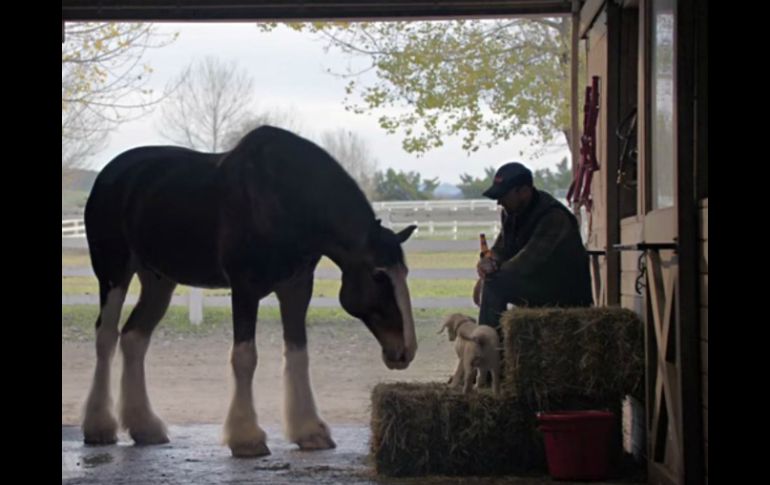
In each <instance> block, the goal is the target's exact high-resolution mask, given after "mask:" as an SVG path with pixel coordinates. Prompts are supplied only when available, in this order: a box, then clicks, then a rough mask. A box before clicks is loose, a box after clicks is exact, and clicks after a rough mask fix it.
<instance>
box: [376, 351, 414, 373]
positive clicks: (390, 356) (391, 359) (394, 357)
mask: <svg viewBox="0 0 770 485" xmlns="http://www.w3.org/2000/svg"><path fill="white" fill-rule="evenodd" d="M410 354H411V355H410ZM413 358H414V354H413V353H411V352H407V351H406V350H404V349H399V350H383V351H382V361H383V362H385V366H386V367H387V368H388V369H391V370H392V369H396V370H403V369H406V368H407V367H409V364H410V363H411V362H412V359H413Z"/></svg>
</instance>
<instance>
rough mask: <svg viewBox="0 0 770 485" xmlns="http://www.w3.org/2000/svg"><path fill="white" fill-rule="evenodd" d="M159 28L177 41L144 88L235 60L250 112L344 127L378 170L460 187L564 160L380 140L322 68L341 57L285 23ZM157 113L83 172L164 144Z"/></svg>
mask: <svg viewBox="0 0 770 485" xmlns="http://www.w3.org/2000/svg"><path fill="white" fill-rule="evenodd" d="M159 28H160V29H161V30H162V31H163V32H178V33H179V38H178V39H177V40H176V41H175V42H173V43H172V44H171V45H168V46H165V47H162V48H159V49H149V50H147V52H146V57H145V62H146V63H147V64H149V65H150V66H151V67H152V68H153V74H152V78H151V82H150V86H149V87H150V88H152V89H153V90H154V92H155V93H157V94H160V93H162V91H163V88H164V87H165V85H166V83H167V82H168V81H169V80H170V79H172V78H173V77H174V76H176V75H177V74H178V73H179V72H180V71H181V70H182V69H183V68H184V67H185V66H187V65H188V64H189V63H190V62H193V61H198V60H200V59H203V58H204V57H206V56H211V55H213V56H217V57H218V58H219V59H220V60H222V61H225V62H230V61H236V62H237V63H238V65H239V66H240V67H241V68H243V69H245V70H246V71H248V72H249V74H250V75H251V76H252V77H253V78H254V86H255V90H256V95H255V99H256V105H255V106H254V109H255V111H256V112H261V111H265V110H275V109H278V110H280V111H289V112H290V113H292V115H293V116H294V117H295V118H296V119H297V120H298V121H299V123H300V126H301V127H302V128H301V129H302V132H301V134H302V135H304V136H306V137H308V138H310V139H314V140H315V141H317V140H318V138H319V137H320V134H321V133H322V132H324V131H327V130H336V129H338V128H344V129H347V130H351V131H353V132H355V133H357V134H358V135H360V136H361V137H362V138H363V139H364V140H365V141H366V143H367V145H368V147H369V148H370V150H371V155H372V158H374V159H376V160H377V167H378V169H379V170H385V169H387V168H393V169H394V170H397V171H398V170H403V171H417V172H419V173H420V174H421V175H422V177H423V178H435V177H437V178H438V179H439V182H440V183H449V184H452V185H455V184H458V183H460V174H462V173H469V174H471V175H473V176H475V177H483V176H484V168H485V167H489V166H494V167H498V166H500V165H502V164H503V163H505V162H507V161H513V160H516V161H521V162H523V163H525V164H527V165H528V166H529V167H530V168H531V169H533V170H535V169H539V168H546V167H548V168H553V167H555V165H556V164H557V163H558V162H559V161H560V160H561V159H562V158H563V157H565V156H568V155H569V152H568V150H567V147H566V144H563V145H562V146H561V147H555V148H550V149H549V150H547V151H546V152H545V153H542V154H536V153H534V150H533V149H532V148H531V147H530V140H529V139H527V138H524V137H515V138H514V139H512V140H509V141H507V142H503V143H501V144H499V145H497V146H495V147H493V148H491V149H487V148H480V149H479V150H478V151H477V152H475V153H473V154H472V155H468V154H467V153H465V151H464V150H462V148H461V141H460V137H457V138H455V139H448V140H445V145H444V146H443V147H441V148H440V149H434V150H431V151H429V152H427V153H426V154H424V155H422V156H420V157H418V156H416V155H414V154H410V153H407V152H405V151H404V150H403V149H402V148H401V141H402V137H401V136H399V134H398V133H396V134H394V135H388V134H387V133H386V132H385V130H383V129H382V128H380V127H379V125H378V124H377V118H378V117H379V116H381V115H382V114H383V113H384V111H374V112H371V113H367V114H364V115H357V114H354V113H351V112H348V111H346V110H345V109H344V104H343V100H344V97H345V89H344V87H345V85H346V83H347V82H348V81H347V80H345V79H342V78H339V77H336V76H333V75H330V74H328V73H327V72H326V71H327V69H332V70H333V71H335V70H336V71H338V72H340V71H343V70H344V66H346V65H347V64H348V62H349V60H348V58H347V57H346V56H345V55H343V54H340V53H339V52H338V51H335V50H334V49H330V50H329V51H328V52H324V50H323V43H322V42H321V41H320V40H318V38H317V37H316V36H314V35H313V34H310V33H304V32H295V31H292V30H290V29H288V28H286V27H285V26H280V27H278V28H277V29H274V30H273V31H272V32H261V31H260V30H259V29H258V28H257V27H256V25H255V24H253V23H237V24H229V23H228V24H223V23H209V24H189V23H187V24H173V23H165V24H159ZM159 115H160V110H159V109H156V110H155V111H154V113H152V114H151V115H148V116H146V117H143V118H141V119H139V120H136V121H132V122H128V123H125V124H123V125H121V127H120V128H118V130H117V131H115V132H114V133H113V134H112V135H111V137H110V141H109V144H108V145H107V146H106V148H105V149H104V150H102V151H101V152H100V153H98V154H97V155H95V156H94V157H93V158H92V159H91V162H90V167H89V168H91V169H95V170H98V169H100V168H101V167H103V166H104V165H105V164H106V163H107V162H109V161H110V160H111V159H112V158H113V157H115V156H117V155H118V154H120V153H121V152H123V151H125V150H127V149H129V148H133V147H136V146H142V145H157V144H169V143H170V142H169V140H167V139H165V138H163V137H162V136H161V135H160V133H159V126H160V124H159ZM522 150H523V151H524V153H523V154H522V153H520V152H521V151H522Z"/></svg>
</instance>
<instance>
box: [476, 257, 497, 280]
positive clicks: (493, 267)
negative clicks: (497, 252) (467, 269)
mask: <svg viewBox="0 0 770 485" xmlns="http://www.w3.org/2000/svg"><path fill="white" fill-rule="evenodd" d="M497 269H498V267H497V261H496V260H495V259H493V258H481V259H480V260H479V262H478V264H477V265H476V272H477V273H478V275H479V278H484V277H486V276H487V275H489V274H492V273H494V272H495V271H497Z"/></svg>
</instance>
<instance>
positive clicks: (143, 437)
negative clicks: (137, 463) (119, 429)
mask: <svg viewBox="0 0 770 485" xmlns="http://www.w3.org/2000/svg"><path fill="white" fill-rule="evenodd" d="M129 434H130V435H131V439H133V440H134V444H136V445H139V446H142V445H162V444H165V443H168V442H169V439H168V436H167V435H166V433H163V432H152V431H150V432H141V431H138V432H137V431H131V432H129Z"/></svg>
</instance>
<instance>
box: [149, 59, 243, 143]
mask: <svg viewBox="0 0 770 485" xmlns="http://www.w3.org/2000/svg"><path fill="white" fill-rule="evenodd" d="M253 86H254V81H253V79H252V78H251V76H250V75H249V74H248V73H247V72H246V71H244V70H242V69H241V68H239V67H238V65H237V64H236V63H235V62H231V63H229V64H228V63H224V62H222V61H220V60H219V59H217V58H216V57H206V58H205V59H203V60H202V61H200V62H193V63H191V64H189V65H188V66H187V67H186V68H185V69H184V70H183V71H182V72H181V73H180V74H179V76H178V77H177V78H175V79H174V80H173V81H171V83H170V84H169V85H168V87H167V93H168V99H167V100H166V101H165V102H164V103H163V105H162V108H161V129H160V131H161V134H162V135H163V136H164V137H166V138H168V139H169V140H171V141H173V142H174V143H177V144H180V145H183V146H186V147H189V148H192V149H196V150H208V151H212V152H217V151H220V150H223V149H225V148H228V147H225V146H224V141H225V137H226V136H227V134H228V133H231V132H232V131H234V130H235V129H236V128H238V127H241V126H242V124H243V123H244V122H245V121H246V116H247V115H248V109H249V105H250V104H251V102H252V98H253V92H254V88H253Z"/></svg>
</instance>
